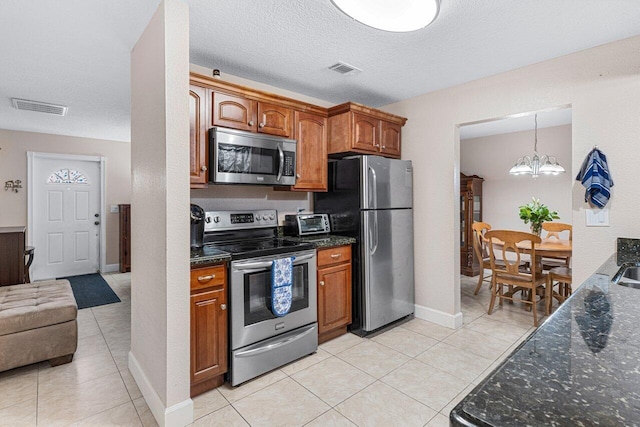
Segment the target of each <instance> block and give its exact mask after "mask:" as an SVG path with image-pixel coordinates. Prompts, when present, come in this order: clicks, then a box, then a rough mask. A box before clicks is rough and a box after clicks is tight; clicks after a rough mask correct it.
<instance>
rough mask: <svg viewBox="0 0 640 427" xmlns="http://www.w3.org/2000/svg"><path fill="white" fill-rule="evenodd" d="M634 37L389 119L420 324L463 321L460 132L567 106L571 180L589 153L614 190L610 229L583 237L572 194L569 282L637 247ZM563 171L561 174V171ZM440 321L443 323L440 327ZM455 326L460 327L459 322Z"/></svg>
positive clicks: (580, 192)
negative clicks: (399, 163)
mask: <svg viewBox="0 0 640 427" xmlns="http://www.w3.org/2000/svg"><path fill="white" fill-rule="evenodd" d="M639 51H640V37H634V38H630V39H626V40H622V41H618V42H615V43H611V44H607V45H604V46H600V47H597V48H594V49H590V50H587V51H583V52H578V53H575V54H572V55H568V56H564V57H561V58H557V59H554V60H550V61H547V62H543V63H540V64H536V65H532V66H528V67H525V68H521V69H517V70H514V71H510V72H507V73H503V74H499V75H496V76H492V77H488V78H484V79H481V80H477V81H474V82H470V83H467V84H464V85H459V86H456V87H453V88H449V89H445V90H442V91H438V92H433V93H429V94H426V95H422V96H419V97H416V98H412V99H409V100H405V101H402V102H399V103H396V104H393V105H390V106H387V107H386V109H387V110H389V111H391V112H393V113H396V114H400V115H403V116H406V117H408V118H409V120H408V122H407V125H406V126H405V127H404V129H403V157H404V158H406V159H411V160H413V162H414V170H415V175H414V179H415V188H417V189H419V191H416V193H415V195H414V197H415V218H416V219H419V221H416V227H415V242H416V243H415V258H416V262H415V265H416V303H417V304H418V305H419V306H422V307H424V308H425V309H424V312H425V313H426V314H427V315H433V316H434V317H437V316H438V315H445V316H444V317H445V320H444V321H443V322H442V323H452V322H453V321H454V318H453V316H455V315H458V314H459V313H460V297H459V287H460V278H459V256H460V255H459V252H458V244H457V239H456V238H455V236H457V235H458V232H459V224H458V215H459V214H458V212H459V207H458V195H459V189H458V185H459V179H458V174H459V172H460V161H459V156H460V143H459V131H458V128H457V126H458V125H460V124H464V123H471V122H475V121H480V120H487V119H491V118H495V117H504V116H507V115H511V114H514V113H522V112H531V111H537V110H541V109H546V108H550V107H557V106H562V105H567V104H571V106H572V108H573V110H572V115H573V119H572V126H573V146H572V152H571V156H572V165H571V167H570V168H569V169H568V173H569V174H570V175H572V176H574V177H575V175H576V174H577V172H578V170H579V168H580V165H581V163H582V160H583V159H584V157H585V156H586V155H587V153H588V152H589V151H590V150H591V148H592V147H593V146H594V145H596V144H597V145H599V147H600V148H601V149H602V150H603V151H604V152H605V154H606V155H607V156H608V159H609V166H610V168H611V173H612V177H613V179H614V180H615V187H614V188H613V197H612V200H611V201H610V203H609V205H608V207H609V208H610V210H611V211H610V212H611V215H610V218H611V226H610V227H603V228H595V227H593V228H592V227H585V214H584V209H585V208H586V207H587V205H586V204H585V203H584V188H583V187H582V186H581V185H580V184H579V183H577V182H575V181H574V182H573V184H572V219H573V221H572V223H573V226H574V236H573V238H574V253H573V268H574V281H575V282H577V283H580V282H582V281H583V280H584V279H585V278H586V277H587V275H589V274H591V273H592V272H593V270H594V269H595V268H596V267H597V266H598V265H600V264H601V263H602V262H603V261H604V260H605V259H607V258H608V257H609V256H610V255H611V254H612V253H613V252H615V239H616V237H618V236H625V237H639V235H640V226H638V221H637V206H638V202H639V201H640V197H639V193H638V189H637V169H638V164H640V150H639V149H638V146H637V144H638V141H640V101H639V100H640V73H639V70H640V55H638V54H637V53H638V52H639ZM567 166H568V165H567ZM442 317H443V316H441V317H440V318H442ZM459 318H460V316H458V318H457V319H455V320H458V321H459Z"/></svg>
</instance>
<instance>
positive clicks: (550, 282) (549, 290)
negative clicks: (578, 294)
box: [545, 267, 573, 316]
mask: <svg viewBox="0 0 640 427" xmlns="http://www.w3.org/2000/svg"><path fill="white" fill-rule="evenodd" d="M571 281H572V280H571V269H570V268H569V267H555V268H552V269H551V270H550V271H549V274H548V275H547V285H546V290H545V291H546V293H545V305H546V310H545V311H546V313H547V316H548V315H549V314H550V313H551V303H552V302H553V298H555V299H557V300H558V303H560V304H562V303H563V302H565V301H566V300H567V298H569V297H570V296H571V294H572V293H573V289H571ZM554 282H557V283H554ZM556 285H558V292H556V291H554V287H555V286H556Z"/></svg>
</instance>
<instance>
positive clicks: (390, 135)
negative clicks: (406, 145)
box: [380, 120, 402, 157]
mask: <svg viewBox="0 0 640 427" xmlns="http://www.w3.org/2000/svg"><path fill="white" fill-rule="evenodd" d="M380 123H381V126H380V152H381V153H384V154H386V155H387V156H389V157H400V131H401V129H402V126H400V125H398V124H395V123H389V122H386V121H384V120H381V121H380Z"/></svg>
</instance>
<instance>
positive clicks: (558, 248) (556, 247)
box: [492, 238, 573, 273]
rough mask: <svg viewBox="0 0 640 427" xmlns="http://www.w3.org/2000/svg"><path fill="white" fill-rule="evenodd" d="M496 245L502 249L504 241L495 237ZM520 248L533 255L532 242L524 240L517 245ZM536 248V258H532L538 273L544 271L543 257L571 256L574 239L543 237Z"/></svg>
mask: <svg viewBox="0 0 640 427" xmlns="http://www.w3.org/2000/svg"><path fill="white" fill-rule="evenodd" d="M492 243H493V245H494V247H496V248H499V249H502V247H503V246H504V242H503V241H501V240H498V239H495V238H494V239H493V241H492ZM516 246H517V247H518V249H519V250H520V251H521V252H522V253H525V254H529V255H531V252H532V251H531V242H529V241H523V242H520V243H518V244H517V245H516ZM534 248H535V252H536V255H535V259H534V260H532V261H533V262H532V264H533V269H535V271H536V273H541V272H542V258H544V257H552V258H565V259H567V258H571V253H572V249H573V246H572V241H571V240H564V239H556V238H543V239H542V242H540V243H536V244H535V245H534Z"/></svg>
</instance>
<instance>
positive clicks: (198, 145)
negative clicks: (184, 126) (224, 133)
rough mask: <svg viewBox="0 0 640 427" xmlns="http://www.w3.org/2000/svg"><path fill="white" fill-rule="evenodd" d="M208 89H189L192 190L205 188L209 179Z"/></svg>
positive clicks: (197, 87) (192, 87) (190, 174)
mask: <svg viewBox="0 0 640 427" xmlns="http://www.w3.org/2000/svg"><path fill="white" fill-rule="evenodd" d="M207 124H208V120H207V89H205V88H203V87H199V86H193V85H192V86H190V88H189V153H190V155H189V177H190V180H191V187H192V188H199V187H204V186H205V185H206V184H207V181H208V178H209V171H208V170H207V163H208V162H207V160H208V157H207V154H208V152H209V150H208V144H207V129H208V125H207Z"/></svg>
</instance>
